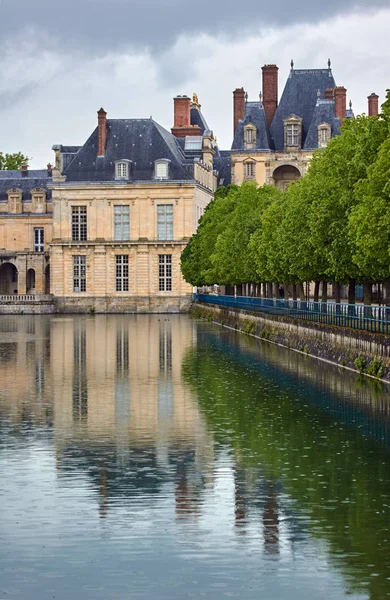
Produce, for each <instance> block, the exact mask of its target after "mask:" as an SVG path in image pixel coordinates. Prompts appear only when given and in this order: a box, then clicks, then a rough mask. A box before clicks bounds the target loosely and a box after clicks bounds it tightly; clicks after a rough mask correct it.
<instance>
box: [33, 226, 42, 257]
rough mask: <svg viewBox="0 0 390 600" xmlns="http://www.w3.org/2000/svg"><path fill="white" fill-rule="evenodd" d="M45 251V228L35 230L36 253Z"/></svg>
mask: <svg viewBox="0 0 390 600" xmlns="http://www.w3.org/2000/svg"><path fill="white" fill-rule="evenodd" d="M43 251H44V229H43V227H35V228H34V252H43Z"/></svg>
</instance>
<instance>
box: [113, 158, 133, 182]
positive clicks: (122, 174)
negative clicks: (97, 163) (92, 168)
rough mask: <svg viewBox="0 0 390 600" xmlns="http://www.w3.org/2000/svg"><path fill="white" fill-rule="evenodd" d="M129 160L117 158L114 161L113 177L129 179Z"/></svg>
mask: <svg viewBox="0 0 390 600" xmlns="http://www.w3.org/2000/svg"><path fill="white" fill-rule="evenodd" d="M129 163H130V161H129V160H118V162H116V163H115V179H129V166H130V165H129Z"/></svg>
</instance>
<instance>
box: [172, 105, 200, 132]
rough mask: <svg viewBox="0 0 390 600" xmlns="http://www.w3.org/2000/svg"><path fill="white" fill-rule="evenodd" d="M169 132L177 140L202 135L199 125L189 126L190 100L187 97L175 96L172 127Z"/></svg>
mask: <svg viewBox="0 0 390 600" xmlns="http://www.w3.org/2000/svg"><path fill="white" fill-rule="evenodd" d="M171 131H172V133H173V135H174V136H176V137H178V138H183V137H186V136H187V135H198V136H199V135H202V133H201V130H200V127H199V125H191V100H190V98H189V97H188V96H176V98H174V99H173V127H172V129H171Z"/></svg>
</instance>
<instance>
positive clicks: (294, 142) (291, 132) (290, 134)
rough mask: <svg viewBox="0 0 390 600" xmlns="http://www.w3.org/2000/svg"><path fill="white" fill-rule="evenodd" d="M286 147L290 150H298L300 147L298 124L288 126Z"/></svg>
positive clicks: (288, 124)
mask: <svg viewBox="0 0 390 600" xmlns="http://www.w3.org/2000/svg"><path fill="white" fill-rule="evenodd" d="M286 129H287V131H286V136H287V137H286V145H287V146H288V147H289V148H297V147H298V146H299V125H298V123H287V125H286Z"/></svg>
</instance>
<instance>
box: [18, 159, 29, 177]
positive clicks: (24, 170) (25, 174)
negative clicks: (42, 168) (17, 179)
mask: <svg viewBox="0 0 390 600" xmlns="http://www.w3.org/2000/svg"><path fill="white" fill-rule="evenodd" d="M20 170H21V171H22V177H28V164H27V163H26V162H23V163H22V165H21V167H20Z"/></svg>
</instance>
